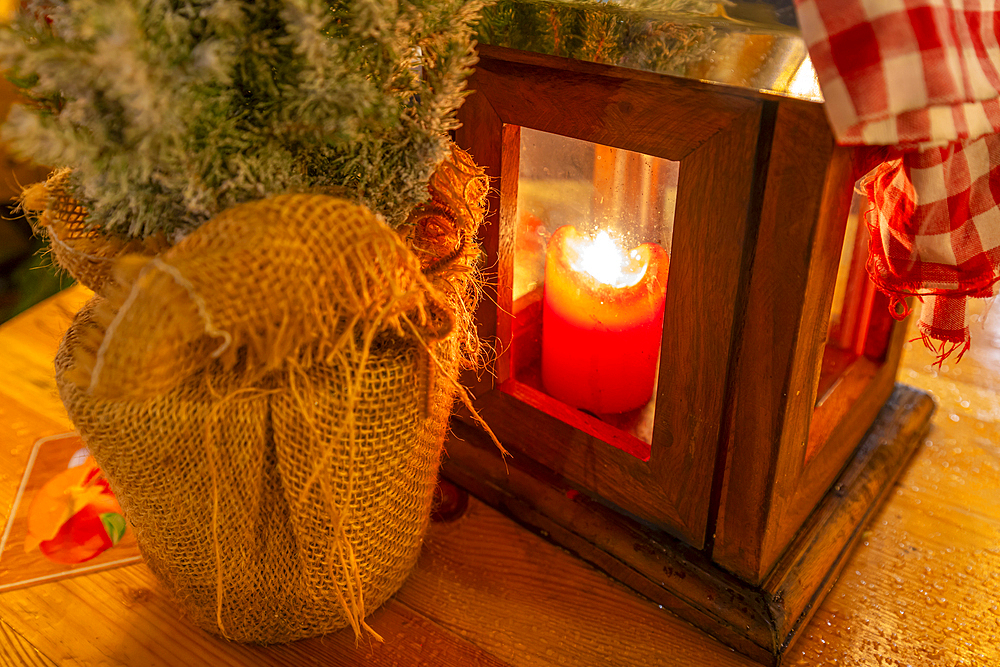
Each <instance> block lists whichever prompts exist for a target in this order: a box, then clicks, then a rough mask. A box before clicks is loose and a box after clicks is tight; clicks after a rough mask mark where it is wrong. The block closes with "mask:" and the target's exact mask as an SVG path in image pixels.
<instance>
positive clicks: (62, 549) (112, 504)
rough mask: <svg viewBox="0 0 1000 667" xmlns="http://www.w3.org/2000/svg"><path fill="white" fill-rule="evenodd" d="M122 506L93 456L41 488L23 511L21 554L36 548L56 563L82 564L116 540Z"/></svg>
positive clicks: (123, 526)
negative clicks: (24, 532)
mask: <svg viewBox="0 0 1000 667" xmlns="http://www.w3.org/2000/svg"><path fill="white" fill-rule="evenodd" d="M126 530H127V526H126V524H125V517H124V516H123V515H122V508H121V506H120V505H119V504H118V501H117V500H116V499H115V496H114V494H113V493H111V488H110V486H109V485H108V481H107V480H106V479H105V478H104V476H103V474H102V473H101V469H100V468H98V467H97V463H96V462H95V461H94V459H93V458H92V457H87V460H86V461H84V463H83V465H79V466H76V467H73V468H70V469H69V470H65V471H63V472H61V473H59V474H58V475H56V476H55V477H53V478H52V479H50V480H49V481H48V482H46V483H45V486H43V487H42V488H41V490H40V491H39V492H38V494H37V495H36V496H35V497H34V499H33V500H32V501H31V505H30V506H29V507H28V536H27V537H26V538H25V541H24V550H25V551H31V550H32V549H36V548H37V549H38V550H39V551H41V552H42V554H43V555H44V556H45V557H46V558H48V559H49V560H52V561H55V562H57V563H66V564H72V563H82V562H84V561H87V560H90V559H91V558H93V557H94V556H96V555H98V554H100V553H102V552H104V551H106V550H108V549H110V548H111V547H112V546H114V545H115V544H117V543H118V541H119V540H121V538H122V536H123V535H124V534H125V531H126Z"/></svg>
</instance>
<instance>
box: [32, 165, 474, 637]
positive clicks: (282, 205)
mask: <svg viewBox="0 0 1000 667" xmlns="http://www.w3.org/2000/svg"><path fill="white" fill-rule="evenodd" d="M430 190H431V193H432V195H433V200H432V202H431V203H430V204H427V205H425V206H423V207H419V208H418V209H417V210H415V211H414V213H413V215H412V216H411V219H410V221H409V229H408V230H407V231H406V233H405V234H403V235H399V234H397V233H396V232H394V231H392V230H390V229H388V228H387V227H386V226H385V225H384V224H383V223H382V222H381V221H380V220H379V219H377V218H376V216H374V215H373V214H371V213H370V212H369V211H368V210H367V209H365V208H364V207H361V206H357V205H354V204H351V203H349V202H346V201H343V200H340V199H335V198H332V197H327V196H322V195H287V196H282V197H276V198H272V199H268V200H262V201H259V202H253V203H250V204H245V205H241V206H237V207H235V208H233V209H230V210H228V211H226V212H224V213H222V214H221V215H219V216H218V217H216V218H214V219H213V220H211V221H209V222H207V223H205V224H204V225H203V226H201V227H199V228H198V229H197V230H195V231H194V232H192V233H191V234H189V235H188V236H186V237H185V238H184V239H183V240H181V241H180V242H178V243H177V244H176V245H174V246H173V247H171V248H169V249H167V250H165V251H163V252H160V253H159V254H156V255H155V256H153V257H149V256H147V255H123V256H119V257H118V258H117V259H116V260H115V261H114V262H113V270H112V275H111V277H110V278H109V277H105V278H104V279H103V280H102V281H101V282H100V290H99V294H98V295H97V296H95V298H94V299H93V300H92V301H91V302H89V303H88V304H87V306H86V307H85V308H84V309H83V310H82V311H81V312H80V313H79V314H78V315H77V317H76V319H75V320H74V322H73V324H72V326H71V327H70V330H69V331H68V332H67V334H66V336H65V338H64V340H63V343H62V345H61V347H60V350H59V353H58V356H57V359H56V374H57V380H58V384H59V388H60V392H61V395H62V397H63V401H64V402H65V404H66V406H67V409H68V411H69V414H70V417H71V418H72V420H73V422H74V424H75V425H76V427H77V429H78V430H79V431H80V433H81V434H82V436H83V437H84V439H85V441H86V442H87V445H88V447H89V448H90V450H91V452H92V453H93V455H94V456H95V458H96V459H97V461H98V463H99V464H100V466H101V468H102V469H103V470H104V471H105V472H106V474H107V475H108V478H109V479H110V481H111V484H112V487H113V489H114V491H115V493H116V495H117V496H118V499H119V500H120V502H121V504H122V507H123V508H124V510H125V513H126V515H127V517H128V519H129V522H130V523H131V525H132V526H133V527H134V530H135V534H136V538H137V540H138V542H139V545H140V547H141V549H142V552H143V555H144V556H145V559H146V562H147V563H148V564H149V566H150V568H151V569H152V570H153V571H154V572H155V573H156V575H157V576H158V577H159V578H160V579H161V580H162V581H163V582H164V584H165V585H166V586H167V587H168V588H169V589H170V590H171V591H172V592H173V594H174V596H175V597H176V598H177V600H178V602H179V603H180V604H181V605H182V606H183V608H184V609H185V610H186V611H187V612H188V614H189V615H190V617H191V618H192V620H193V621H194V622H196V623H197V624H198V625H200V626H201V627H204V628H206V629H208V630H210V631H212V632H216V633H220V634H222V635H224V636H226V637H228V638H230V639H234V640H238V641H252V642H263V643H270V642H281V641H290V640H294V639H299V638H304V637H310V636H315V635H318V634H323V633H326V632H329V631H331V630H335V629H338V628H342V627H346V626H352V627H353V628H354V630H355V632H357V633H359V632H361V630H362V629H364V628H368V626H367V624H366V623H365V620H364V618H365V616H366V615H367V614H368V613H370V612H371V611H372V610H374V609H375V608H377V607H378V606H379V605H381V604H382V603H383V602H384V601H385V600H386V599H387V598H388V597H389V596H390V595H392V594H393V593H394V592H395V591H396V590H397V589H398V587H399V586H400V585H401V584H402V582H403V580H404V579H405V577H406V576H407V574H408V573H409V571H410V570H411V569H412V567H413V566H414V564H415V562H416V559H417V556H418V553H419V549H420V544H421V540H422V538H423V535H424V532H425V529H426V526H427V523H428V520H429V513H430V506H431V499H432V494H433V488H434V484H435V480H436V474H437V467H438V463H439V459H440V453H441V445H442V441H443V438H444V434H445V429H446V427H447V420H448V416H449V414H450V411H451V407H452V403H453V399H454V396H455V393H456V391H457V390H458V385H457V380H456V378H457V372H458V369H459V366H460V364H461V363H462V361H463V360H466V361H468V360H469V359H470V358H471V356H472V355H473V354H474V352H475V335H474V331H473V330H472V328H471V327H472V323H471V312H472V310H473V308H474V305H475V295H476V292H477V291H478V290H477V288H476V285H475V272H474V268H473V265H474V264H475V261H476V256H477V253H478V248H477V247H476V244H475V241H474V233H475V229H476V227H477V226H478V224H479V222H480V221H481V220H482V215H483V212H484V211H483V205H484V201H485V194H486V179H485V177H483V176H482V172H481V170H479V169H478V168H476V167H475V166H474V165H472V163H471V161H470V160H469V159H468V156H466V155H465V154H463V153H461V152H459V151H457V149H456V151H455V152H454V154H453V156H452V158H451V159H450V160H448V161H446V163H445V164H444V165H443V166H442V168H441V169H440V170H439V172H438V174H436V175H435V178H434V179H432V182H431V187H430ZM58 201H59V200H57V199H56V198H54V197H50V198H49V200H48V202H49V203H50V204H51V205H50V206H48V207H46V209H45V210H46V212H47V213H43V217H44V215H46V214H48V215H49V216H50V218H51V217H59V212H58V206H61V205H62V204H58V203H57V202H58ZM51 224H52V223H51V221H50V225H51ZM403 236H405V237H406V238H408V242H407V241H404V240H403ZM67 268H69V267H67ZM70 270H71V271H72V269H70ZM470 286H471V287H472V288H473V289H472V290H470V289H469V288H470ZM368 630H370V631H372V632H373V633H374V631H373V630H371V628H368Z"/></svg>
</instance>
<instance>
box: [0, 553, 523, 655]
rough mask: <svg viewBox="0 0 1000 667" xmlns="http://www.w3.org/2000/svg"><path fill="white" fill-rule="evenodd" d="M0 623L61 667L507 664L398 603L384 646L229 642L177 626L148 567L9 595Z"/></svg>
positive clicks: (382, 628)
mask: <svg viewBox="0 0 1000 667" xmlns="http://www.w3.org/2000/svg"><path fill="white" fill-rule="evenodd" d="M0 618H2V619H4V621H5V622H7V623H9V625H10V628H11V631H12V632H13V633H15V635H16V636H19V637H23V639H22V640H21V641H22V644H23V646H28V645H30V646H32V647H37V648H38V649H39V650H40V651H41V652H42V653H44V654H46V655H48V656H51V658H52V660H53V661H54V662H55V663H56V664H60V665H69V664H79V665H98V664H100V665H108V666H111V665H122V666H123V667H132V666H134V665H143V666H148V667H174V666H176V665H185V666H192V667H195V666H199V665H205V666H206V667H207V666H212V667H215V666H219V667H227V666H230V665H232V666H234V667H235V666H240V665H274V666H278V665H284V666H289V667H290V666H292V665H296V666H297V665H310V664H323V665H331V666H336V667H355V666H358V665H373V666H376V667H390V666H393V667H396V666H398V667H408V666H413V667H416V666H417V665H442V666H448V667H451V666H454V667H466V666H481V667H504V665H505V663H503V662H502V661H500V660H497V659H495V658H494V657H492V656H491V655H489V654H488V653H486V652H484V651H482V650H480V649H478V648H477V647H475V646H474V645H473V644H471V643H470V642H468V641H466V640H464V639H462V638H460V637H458V636H456V635H454V634H452V633H450V632H446V631H444V630H442V628H440V627H438V626H437V625H436V624H434V623H433V622H431V621H429V620H428V619H426V618H424V617H423V616H421V615H420V614H418V613H416V612H414V611H413V610H412V609H410V608H408V607H407V606H405V605H403V604H401V603H399V602H396V601H391V602H390V603H389V604H387V605H386V606H385V607H383V608H382V609H380V610H378V611H376V612H375V613H374V614H373V615H372V616H371V617H370V619H369V622H370V623H371V624H372V626H373V627H375V628H376V629H377V630H378V632H380V633H381V634H382V636H383V637H384V638H385V643H383V644H379V643H377V642H371V641H370V640H368V639H365V638H362V640H361V641H359V642H357V643H356V642H355V639H354V634H353V633H352V632H351V631H350V630H347V631H342V632H337V633H333V634H331V635H328V636H326V637H321V638H317V639H311V640H305V641H299V642H293V643H290V644H285V645H280V646H268V647H265V646H247V645H241V644H234V643H230V642H227V641H224V640H221V639H219V638H217V637H214V636H212V635H210V634H208V633H207V632H204V631H203V630H200V629H198V628H196V627H194V626H193V625H191V624H190V623H188V622H187V621H186V620H185V619H183V618H181V617H180V615H179V613H178V611H177V608H176V607H175V606H174V604H173V602H172V601H171V600H170V598H169V594H168V593H167V592H166V591H165V590H163V588H162V587H161V586H160V585H159V583H158V582H157V581H156V579H155V578H154V577H153V575H152V573H151V572H150V571H149V569H148V568H146V566H145V565H133V566H129V567H124V568H119V569H117V570H109V571H106V572H100V573H96V574H92V575H88V576H81V577H75V578H72V579H67V580H63V581H58V582H54V583H49V584H42V585H39V586H34V587H32V588H26V589H21V590H16V591H12V592H9V593H5V594H3V595H0ZM13 664H22V663H17V662H14V663H13ZM26 664H32V663H26Z"/></svg>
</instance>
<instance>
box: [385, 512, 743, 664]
mask: <svg viewBox="0 0 1000 667" xmlns="http://www.w3.org/2000/svg"><path fill="white" fill-rule="evenodd" d="M399 599H400V600H402V601H404V602H405V603H406V604H408V605H410V606H412V607H413V608H414V609H417V610H418V611H420V612H421V613H422V614H425V615H426V616H428V617H429V618H432V619H433V620H434V621H436V622H437V623H439V624H441V625H443V626H444V627H446V628H448V629H450V630H452V631H453V632H455V633H457V634H459V635H461V636H463V637H466V638H468V639H469V640H471V641H473V642H474V643H476V644H477V645H478V646H481V647H483V648H484V649H486V650H488V651H490V652H491V653H494V654H496V655H497V656H499V657H500V658H501V659H502V660H505V661H508V662H510V663H511V664H516V665H525V666H536V665H574V666H578V667H585V666H588V665H594V666H595V667H596V666H604V665H650V666H652V665H670V666H674V665H687V666H690V667H696V666H697V667H701V666H708V665H711V666H712V667H738V666H739V667H744V666H746V665H752V664H754V663H752V662H750V661H749V660H747V659H746V658H744V657H743V656H740V655H737V654H735V653H733V652H732V651H731V650H730V649H728V648H725V647H722V646H720V645H718V644H714V643H712V642H711V641H709V640H708V638H707V636H706V635H704V634H703V633H702V632H701V631H699V630H696V629H695V628H694V627H692V626H689V625H687V624H685V623H683V622H681V621H679V620H678V619H676V618H675V617H673V616H671V615H670V614H668V613H665V612H664V611H662V610H661V609H660V608H658V607H659V606H658V605H656V604H654V603H652V602H649V601H648V600H646V599H644V598H640V597H639V596H637V595H635V594H632V593H631V592H630V591H629V590H628V589H626V588H625V587H623V586H622V585H620V584H618V583H617V582H614V581H612V580H611V579H609V578H608V577H607V576H605V575H604V574H602V573H600V572H597V571H596V570H594V569H593V568H591V567H590V566H588V565H587V564H585V563H583V562H582V561H580V560H578V559H576V558H575V557H573V556H572V555H571V554H569V553H568V552H565V551H563V550H562V549H560V548H559V547H556V546H554V545H552V544H550V543H548V542H546V541H544V540H542V539H540V538H539V537H538V536H536V535H534V534H532V533H529V532H527V531H526V530H524V529H522V528H520V527H518V526H516V525H515V524H513V523H512V522H511V521H510V520H509V519H507V518H506V517H504V516H502V515H500V514H498V513H497V512H496V511H494V510H493V509H491V508H489V507H487V506H485V505H483V504H481V503H479V502H477V501H475V500H472V501H471V502H470V505H469V509H468V511H467V513H466V514H465V515H464V516H463V517H462V518H460V519H459V520H457V521H455V522H454V523H450V524H436V525H434V526H433V527H432V530H431V533H430V535H429V537H428V540H427V542H426V544H425V547H424V552H423V554H422V556H421V559H420V564H419V566H418V568H417V571H416V572H415V573H414V574H413V576H412V577H411V578H410V580H409V581H408V582H407V585H406V586H405V587H404V588H403V589H402V590H401V591H400V593H399Z"/></svg>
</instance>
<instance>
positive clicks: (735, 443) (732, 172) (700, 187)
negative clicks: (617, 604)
mask: <svg viewBox="0 0 1000 667" xmlns="http://www.w3.org/2000/svg"><path fill="white" fill-rule="evenodd" d="M479 57H480V60H479V64H478V66H477V68H476V70H475V73H474V75H473V76H472V78H471V81H470V84H469V87H470V89H471V90H472V91H473V93H472V94H471V95H470V97H469V98H468V99H467V100H466V102H465V104H464V106H463V107H462V110H461V121H462V128H461V129H460V130H459V131H458V133H457V136H456V139H457V142H458V143H459V145H461V146H462V147H463V148H466V149H467V150H469V151H470V152H471V154H472V155H473V157H474V158H475V159H476V161H477V162H478V163H479V164H481V165H483V166H485V167H486V169H487V172H488V174H489V175H490V176H491V178H492V179H493V185H494V192H493V195H492V201H491V203H490V215H489V218H488V224H487V225H486V226H485V228H484V230H483V236H482V239H481V240H482V243H483V247H484V249H485V251H486V254H487V259H486V262H485V266H486V267H487V268H486V272H487V278H488V281H489V282H488V289H487V292H488V298H486V299H484V304H483V306H482V308H481V309H480V311H479V313H478V322H479V325H480V333H481V335H482V336H483V337H484V338H485V339H492V340H494V341H495V344H496V352H497V353H496V358H495V362H494V363H493V365H492V367H491V369H490V373H487V374H484V375H483V379H481V380H479V381H478V383H477V384H476V388H475V394H476V407H477V409H478V410H479V411H480V413H481V415H482V416H483V418H484V419H485V420H486V422H487V423H488V424H489V425H490V427H491V428H492V429H493V431H494V432H495V433H496V435H497V436H498V437H499V438H500V440H501V441H502V442H503V443H504V444H505V445H506V446H508V448H510V449H511V450H512V451H513V457H512V458H511V459H510V460H509V461H507V462H506V464H505V462H503V461H501V459H500V457H499V456H498V454H497V453H496V450H495V449H494V448H493V446H492V444H491V443H490V442H489V440H488V438H486V437H485V436H484V434H483V433H482V432H481V431H479V430H478V429H477V428H476V427H475V426H474V425H473V423H472V421H471V420H469V419H459V420H458V421H457V422H456V424H455V426H454V430H455V435H454V437H452V438H451V440H450V441H449V443H448V444H447V451H448V459H447V460H446V463H445V472H446V474H447V475H448V476H449V477H450V478H452V479H453V480H454V481H456V482H457V483H459V484H461V485H462V486H465V487H467V488H469V489H470V490H471V491H472V492H473V493H475V494H476V495H479V496H480V497H482V498H483V499H485V500H486V501H487V502H490V503H491V504H493V505H495V506H497V507H500V508H502V509H503V510H504V511H506V512H508V513H510V514H512V515H513V516H515V517H516V518H517V519H518V520H520V521H522V522H523V523H525V524H526V525H528V526H531V527H533V528H535V529H536V530H538V531H540V532H542V533H543V534H545V535H547V536H549V537H550V538H551V539H553V540H555V541H557V542H559V543H560V544H563V545H564V546H566V547H567V548H569V549H571V550H573V551H575V552H576V553H579V554H580V555H581V556H582V557H583V558H586V559H588V560H589V561H590V562H592V563H594V564H595V565H596V566H598V567H600V568H602V569H604V570H605V571H607V572H608V573H609V574H611V575H612V576H614V577H616V578H618V579H620V580H621V581H623V582H624V583H626V584H627V585H629V586H631V587H633V588H634V589H635V590H636V591H638V592H639V593H641V594H643V595H645V596H646V597H648V598H650V599H652V600H654V601H655V602H657V603H659V604H661V605H662V606H664V607H666V608H667V609H669V610H670V611H672V612H674V613H676V614H677V615H679V616H681V617H683V618H685V619H687V620H689V621H691V622H692V623H693V624H695V625H697V626H698V627H701V628H702V629H704V630H705V631H706V632H708V633H709V634H710V635H712V636H713V637H714V638H716V639H717V640H719V641H721V642H724V643H726V644H727V645H729V646H731V647H733V648H734V649H736V650H738V651H740V652H742V653H744V654H746V655H748V656H750V657H752V658H754V659H756V660H758V661H760V662H762V663H767V664H775V663H777V662H778V661H779V660H780V657H781V656H782V655H783V653H784V652H785V651H786V650H787V648H788V646H789V644H790V643H791V641H792V640H793V639H794V638H795V635H796V632H797V631H798V630H799V629H800V628H802V627H803V626H804V625H805V622H806V620H807V619H808V617H809V614H810V611H811V609H813V608H814V606H815V603H816V602H817V601H818V599H819V598H820V597H821V596H822V595H823V594H825V592H826V591H827V590H829V587H830V586H832V584H833V582H834V580H835V577H836V575H837V573H838V572H839V568H840V567H841V566H842V564H843V562H844V559H845V557H846V554H847V553H848V552H849V550H850V548H851V546H852V545H853V544H854V543H855V541H856V540H857V537H858V535H859V534H860V530H861V527H862V526H863V524H864V522H865V520H866V519H867V518H868V517H869V516H870V515H871V513H872V512H873V511H874V508H875V507H876V506H877V505H878V503H879V501H880V499H881V498H882V497H883V496H884V495H885V493H886V492H887V489H888V488H889V487H890V486H891V483H892V481H893V480H894V479H895V478H896V476H897V475H898V473H899V472H900V471H901V469H902V467H903V465H904V464H905V462H906V461H907V460H908V458H909V456H910V455H911V453H912V452H913V451H914V450H915V448H916V446H917V445H918V444H919V443H920V441H921V438H922V435H923V433H924V432H925V430H926V428H927V425H928V421H929V418H930V414H931V411H932V409H933V406H932V402H931V400H930V398H929V397H928V396H926V395H925V394H922V393H920V392H917V391H915V390H912V389H909V388H906V387H902V386H899V385H896V384H895V374H896V369H897V365H898V362H899V357H900V352H901V347H902V343H903V340H902V336H903V333H904V327H903V325H902V324H901V323H898V322H895V321H894V320H893V319H892V318H891V317H890V316H889V314H888V311H887V308H886V303H885V301H884V299H882V298H881V296H880V295H878V294H876V293H875V292H874V291H873V290H872V289H871V288H869V287H867V285H868V283H867V281H866V280H865V275H864V266H863V259H864V254H865V252H864V251H865V247H864V236H863V235H861V236H859V237H858V240H855V236H854V232H853V231H851V235H849V236H848V239H847V246H846V247H847V248H848V250H851V249H855V250H856V252H853V253H851V252H848V253H846V256H849V257H851V260H850V261H846V260H845V262H844V265H845V266H846V267H847V268H846V269H845V270H844V271H840V272H839V274H840V276H841V278H840V286H839V287H838V280H837V276H838V268H839V267H840V265H841V263H842V262H841V255H842V249H843V248H844V247H845V235H846V234H847V231H848V220H849V218H850V215H849V213H850V208H851V202H852V189H853V185H854V183H855V179H856V178H857V174H856V173H855V172H856V168H855V162H856V159H857V156H856V155H855V152H854V151H853V150H852V149H848V148H844V147H839V146H837V145H836V144H835V142H834V139H833V136H832V134H831V132H830V129H829V127H828V124H827V121H826V117H825V115H824V111H823V108H822V105H821V104H819V103H816V102H809V101H803V100H800V99H793V98H790V97H783V96H778V95H774V94H767V93H761V92H756V91H752V90H746V89H741V88H735V87H727V86H719V85H713V84H710V83H704V82H700V81H694V80H687V79H679V78H674V77H670V76H664V75H660V74H655V73H650V72H644V71H638V70H632V69H625V68H620V67H614V66H608V65H601V64H596V63H589V62H583V61H578V60H571V59H566V58H558V57H553V56H548V55H542V54H535V53H528V52H524V51H518V50H513V49H507V48H502V47H495V46H481V47H480V48H479ZM526 128H527V129H526ZM529 130H530V131H532V132H534V131H541V132H544V133H547V135H556V136H559V137H567V138H571V139H572V140H576V141H581V142H589V144H592V145H593V146H594V148H593V154H594V155H598V156H600V155H611V154H612V153H613V152H614V151H630V152H632V153H634V154H639V155H643V156H649V157H650V158H651V159H652V158H655V159H660V160H666V161H670V162H671V163H675V166H674V169H675V174H676V176H675V179H676V186H675V187H676V199H675V203H674V204H673V215H672V233H671V234H670V238H669V239H667V243H668V244H669V251H670V261H669V271H668V278H667V284H666V290H665V300H664V317H663V327H662V336H661V339H660V349H659V368H658V376H657V384H656V391H655V395H654V397H653V399H652V400H651V401H650V403H649V405H648V406H647V408H648V409H647V411H646V414H647V416H648V414H650V413H651V414H652V418H651V420H650V421H651V426H652V429H651V434H649V435H648V436H647V438H646V440H648V442H647V441H646V440H644V439H643V438H642V437H639V436H636V435H635V434H630V433H629V432H627V431H626V430H625V428H624V427H623V426H622V425H621V424H616V423H615V420H614V419H613V418H607V417H606V416H602V415H598V414H596V413H595V412H594V410H582V409H579V408H577V407H575V406H573V405H569V404H567V403H566V402H565V401H562V400H559V399H558V398H556V397H554V396H552V395H551V394H552V392H550V391H548V390H547V389H546V387H545V386H544V385H540V384H539V382H538V376H539V373H538V370H537V368H536V366H537V364H538V363H539V361H538V353H537V348H538V342H537V341H538V338H539V336H544V335H545V331H544V330H543V329H542V322H541V318H540V317H539V310H540V305H539V304H540V300H541V299H542V298H543V294H544V287H541V286H540V287H537V288H535V289H534V290H531V289H528V290H527V291H525V290H524V289H523V288H519V291H520V292H524V293H523V294H518V295H517V298H515V294H514V282H515V274H516V271H517V268H516V263H517V261H519V260H518V252H520V249H519V243H520V239H519V237H518V233H519V232H518V228H519V225H520V226H521V227H523V226H524V219H525V213H526V212H525V211H524V210H521V211H519V207H518V206H519V205H518V194H519V192H518V191H519V187H522V188H523V187H524V178H523V174H522V171H521V161H522V157H523V155H522V153H523V150H522V138H523V137H522V134H523V133H524V132H528V131H529ZM609 151H610V152H609ZM591 175H592V176H593V174H591ZM594 178H596V177H594ZM633 189H635V188H633ZM639 190H642V188H639ZM643 191H645V192H648V191H649V188H648V187H647V188H646V189H645V190H643ZM522 194H523V193H522ZM672 201H673V200H672ZM522 208H523V197H522ZM855 220H856V215H855ZM859 227H860V229H861V230H862V233H863V229H864V225H863V224H862V225H860V226H859ZM548 231H551V230H548ZM522 245H523V244H522ZM855 245H857V246H858V247H857V248H855ZM835 301H836V302H837V304H836V305H835ZM831 310H834V311H835V314H834V317H833V318H832V319H833V326H832V327H831V324H830V323H831Z"/></svg>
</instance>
